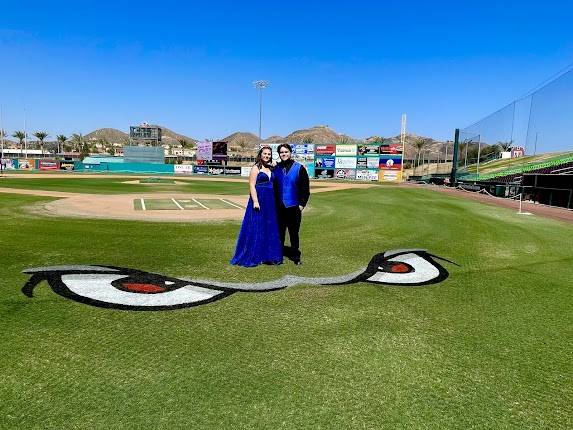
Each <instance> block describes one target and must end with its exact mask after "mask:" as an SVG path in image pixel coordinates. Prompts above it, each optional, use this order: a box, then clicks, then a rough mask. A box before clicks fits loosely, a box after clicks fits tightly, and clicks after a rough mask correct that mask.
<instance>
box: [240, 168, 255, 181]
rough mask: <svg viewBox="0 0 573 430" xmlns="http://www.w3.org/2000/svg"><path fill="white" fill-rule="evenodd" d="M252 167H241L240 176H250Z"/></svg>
mask: <svg viewBox="0 0 573 430" xmlns="http://www.w3.org/2000/svg"><path fill="white" fill-rule="evenodd" d="M252 168H253V166H242V167H241V176H246V177H247V178H248V177H249V176H250V175H251V169H252Z"/></svg>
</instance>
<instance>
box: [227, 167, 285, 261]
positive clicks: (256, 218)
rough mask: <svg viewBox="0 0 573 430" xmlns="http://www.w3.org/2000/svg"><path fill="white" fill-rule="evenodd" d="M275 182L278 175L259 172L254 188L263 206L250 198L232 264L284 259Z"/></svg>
mask: <svg viewBox="0 0 573 430" xmlns="http://www.w3.org/2000/svg"><path fill="white" fill-rule="evenodd" d="M274 181H275V175H274V173H272V172H271V176H270V178H269V175H267V174H266V173H264V172H259V174H258V175H257V182H256V184H255V188H256V190H257V197H258V199H259V206H260V209H259V210H255V209H253V199H252V198H250V197H249V203H248V204H247V210H246V211H245V217H244V218H243V225H242V226H241V231H240V233H239V238H238V239H237V247H236V249H235V256H234V257H233V258H232V259H231V264H235V265H238V266H245V267H254V266H258V265H259V264H281V263H282V262H283V254H282V245H281V242H280V239H279V228H278V222H277V210H276V204H275V192H274V189H273V183H274Z"/></svg>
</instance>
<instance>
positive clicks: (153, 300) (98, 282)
mask: <svg viewBox="0 0 573 430" xmlns="http://www.w3.org/2000/svg"><path fill="white" fill-rule="evenodd" d="M435 259H439V260H443V261H447V262H449V263H452V264H455V263H453V262H451V261H449V260H446V259H444V258H440V257H437V256H435V255H432V254H429V253H428V252H427V251H425V250H422V249H406V250H394V251H386V252H383V253H380V254H376V255H375V256H374V257H372V259H371V260H370V263H369V264H368V266H367V267H366V268H363V269H361V270H359V271H356V272H353V273H349V274H347V275H343V276H338V277H331V278H307V277H300V276H290V275H288V276H285V277H283V278H281V279H278V280H275V281H269V282H260V283H228V282H218V281H208V280H195V279H178V278H172V277H168V276H163V275H158V274H155V273H149V272H144V271H141V270H137V269H128V268H123V267H114V266H52V267H37V268H32V269H26V270H24V273H26V274H29V275H31V277H30V279H29V280H28V282H27V283H26V285H24V287H23V288H22V293H24V294H25V295H26V296H28V297H33V292H34V288H36V286H38V284H39V283H41V282H42V281H47V282H48V284H49V285H50V287H51V288H52V290H53V291H54V292H55V293H56V294H58V295H60V296H62V297H65V298H68V299H72V300H75V301H77V302H80V303H85V304H87V305H91V306H98V307H102V308H113V309H122V310H133V311H157V310H170V309H179V308H186V307H191V306H198V305H202V304H205V303H210V302H214V301H216V300H220V299H222V298H225V297H227V296H229V295H231V294H233V293H236V292H265V291H276V290H281V289H284V288H288V287H292V286H294V285H297V284H306V285H351V284H356V283H358V282H368V283H373V284H382V285H393V286H402V287H410V286H421V285H428V284H435V283H438V282H441V281H443V280H444V279H446V278H447V277H448V271H447V270H446V269H445V268H444V267H442V266H441V265H440V264H439V263H438V262H436V260H435Z"/></svg>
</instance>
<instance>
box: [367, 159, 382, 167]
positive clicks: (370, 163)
mask: <svg viewBox="0 0 573 430" xmlns="http://www.w3.org/2000/svg"><path fill="white" fill-rule="evenodd" d="M379 163H380V160H378V157H368V158H367V159H366V167H368V168H369V169H378V168H379Z"/></svg>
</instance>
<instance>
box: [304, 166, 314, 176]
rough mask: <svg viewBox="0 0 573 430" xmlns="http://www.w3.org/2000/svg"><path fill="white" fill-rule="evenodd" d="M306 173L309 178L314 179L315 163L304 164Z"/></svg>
mask: <svg viewBox="0 0 573 430" xmlns="http://www.w3.org/2000/svg"><path fill="white" fill-rule="evenodd" d="M304 167H305V168H306V171H307V172H308V177H309V178H314V163H306V164H304Z"/></svg>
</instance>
